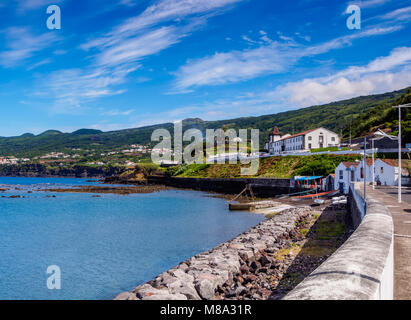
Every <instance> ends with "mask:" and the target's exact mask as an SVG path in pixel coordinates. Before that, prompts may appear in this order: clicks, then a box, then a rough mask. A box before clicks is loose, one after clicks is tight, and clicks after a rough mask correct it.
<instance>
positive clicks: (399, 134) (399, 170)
mask: <svg viewBox="0 0 411 320" xmlns="http://www.w3.org/2000/svg"><path fill="white" fill-rule="evenodd" d="M410 107H411V103H408V104H403V105H399V106H394V107H393V108H398V203H401V202H402V197H401V196H402V194H401V192H402V191H401V178H402V174H401V169H402V167H401V108H410Z"/></svg>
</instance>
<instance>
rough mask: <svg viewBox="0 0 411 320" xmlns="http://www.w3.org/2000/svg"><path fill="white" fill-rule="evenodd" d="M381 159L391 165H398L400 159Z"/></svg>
mask: <svg viewBox="0 0 411 320" xmlns="http://www.w3.org/2000/svg"><path fill="white" fill-rule="evenodd" d="M380 160H381V161H382V162H385V163H386V164H388V165H390V166H393V167H398V160H394V159H380Z"/></svg>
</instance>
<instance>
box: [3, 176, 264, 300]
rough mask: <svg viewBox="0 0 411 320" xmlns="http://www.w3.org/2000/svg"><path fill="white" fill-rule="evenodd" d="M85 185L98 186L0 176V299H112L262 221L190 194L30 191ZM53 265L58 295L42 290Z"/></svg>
mask: <svg viewBox="0 0 411 320" xmlns="http://www.w3.org/2000/svg"><path fill="white" fill-rule="evenodd" d="M87 184H88V185H90V184H93V185H94V184H97V182H86V179H54V178H53V179H50V178H1V177H0V188H3V187H4V186H2V185H7V186H8V187H11V190H9V191H6V192H0V299H112V298H114V297H115V296H116V295H117V294H118V293H120V292H123V291H128V290H131V289H133V288H134V287H135V286H137V285H139V284H141V283H144V282H146V281H148V280H150V279H152V278H154V277H155V276H156V275H158V274H160V273H162V272H163V271H165V270H167V269H169V268H171V267H173V266H175V265H177V264H178V263H180V262H181V261H183V260H186V259H188V258H190V257H191V256H193V255H195V254H197V253H200V252H202V251H205V250H209V249H211V248H213V247H215V246H216V245H218V244H220V243H222V242H224V241H226V240H229V239H232V238H233V237H235V236H236V235H238V234H240V233H242V232H243V231H245V230H247V229H248V228H250V227H252V226H254V225H256V224H257V223H258V222H260V221H262V220H263V217H262V216H258V215H254V214H250V213H246V212H229V210H228V205H227V202H226V200H224V199H218V198H212V197H210V196H208V195H207V194H206V193H201V192H194V191H179V190H169V191H162V192H158V193H152V194H136V195H128V196H121V195H110V194H102V195H101V197H99V198H96V197H93V195H92V194H78V193H73V194H70V193H58V194H55V195H56V198H52V197H48V196H50V195H53V194H52V193H46V192H37V191H34V192H33V193H29V192H28V191H31V190H36V189H37V188H39V187H40V188H43V187H50V186H53V187H55V186H73V185H87ZM11 195H21V196H24V198H8V197H9V196H11ZM2 196H5V197H2ZM50 265H57V266H59V268H60V270H61V289H60V290H49V289H47V278H48V277H49V275H48V274H47V273H46V271H47V267H48V266H50Z"/></svg>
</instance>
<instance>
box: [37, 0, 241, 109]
mask: <svg viewBox="0 0 411 320" xmlns="http://www.w3.org/2000/svg"><path fill="white" fill-rule="evenodd" d="M241 1H244V0H207V1H203V0H202V1H194V0H159V1H157V2H156V3H155V4H153V5H151V6H149V7H148V8H147V9H145V10H144V11H143V12H142V13H141V14H139V15H137V16H136V17H133V18H130V19H127V20H126V21H125V22H124V23H121V24H120V25H118V26H116V27H114V28H113V29H112V30H111V31H110V32H108V33H106V34H105V35H103V36H100V37H98V38H95V39H91V40H89V41H88V42H86V43H84V44H83V45H81V48H82V49H84V50H88V51H90V52H91V56H90V57H89V58H92V64H91V66H90V67H89V68H87V69H86V70H78V69H69V70H62V71H58V72H55V73H53V74H52V79H51V81H48V83H43V84H42V85H41V87H42V88H43V89H49V91H50V92H52V94H53V96H54V99H55V106H54V110H55V111H57V112H68V111H70V110H71V111H76V110H79V109H80V108H81V106H82V105H84V104H85V103H88V102H90V101H92V100H93V99H98V98H100V97H104V96H109V95H113V94H119V93H121V92H122V91H121V90H120V91H119V90H118V89H117V88H115V87H116V86H117V85H118V84H122V83H124V82H125V81H126V77H127V76H128V75H129V74H130V73H131V72H133V71H135V70H136V69H138V68H139V67H140V66H141V65H140V64H141V63H142V62H141V61H142V60H143V59H144V58H145V57H148V56H150V55H154V54H157V53H159V52H161V51H163V50H165V49H167V48H169V47H170V46H172V45H174V44H176V43H178V42H179V41H180V40H181V39H182V38H183V37H186V36H188V35H189V33H190V32H192V31H194V30H195V29H196V28H197V27H198V26H199V25H202V24H204V22H205V21H206V20H207V19H208V18H209V17H210V16H211V15H213V14H217V13H219V12H220V10H222V9H226V7H227V6H228V5H230V4H235V3H238V2H241ZM117 4H122V5H129V6H131V5H133V4H134V1H128V0H122V1H121V2H117ZM136 81H137V82H144V81H147V78H142V77H139V78H137V79H136ZM44 91H46V92H47V90H40V92H44Z"/></svg>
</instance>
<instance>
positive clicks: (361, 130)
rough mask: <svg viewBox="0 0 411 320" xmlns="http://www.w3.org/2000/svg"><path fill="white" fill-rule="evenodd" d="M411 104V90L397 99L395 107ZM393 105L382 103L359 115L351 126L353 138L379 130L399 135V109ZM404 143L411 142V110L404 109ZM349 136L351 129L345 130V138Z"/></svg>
mask: <svg viewBox="0 0 411 320" xmlns="http://www.w3.org/2000/svg"><path fill="white" fill-rule="evenodd" d="M407 103H411V88H409V89H408V90H407V91H406V92H405V93H404V94H403V95H401V96H400V97H399V98H397V99H396V100H395V102H394V105H402V104H407ZM392 105H393V103H389V102H386V103H382V104H379V105H378V106H376V107H373V108H371V109H369V110H368V111H366V112H365V113H363V114H360V115H358V116H357V117H356V118H355V119H354V121H353V122H352V125H351V134H352V136H353V137H361V136H365V135H369V134H370V133H372V132H375V131H376V130H377V129H382V130H384V131H387V132H388V131H391V132H392V133H391V134H398V109H394V108H392ZM401 119H402V121H401V126H402V138H403V142H404V143H405V142H411V109H409V108H404V109H402V112H401ZM348 135H349V127H346V128H345V130H344V136H345V137H346V138H347V137H348Z"/></svg>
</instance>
